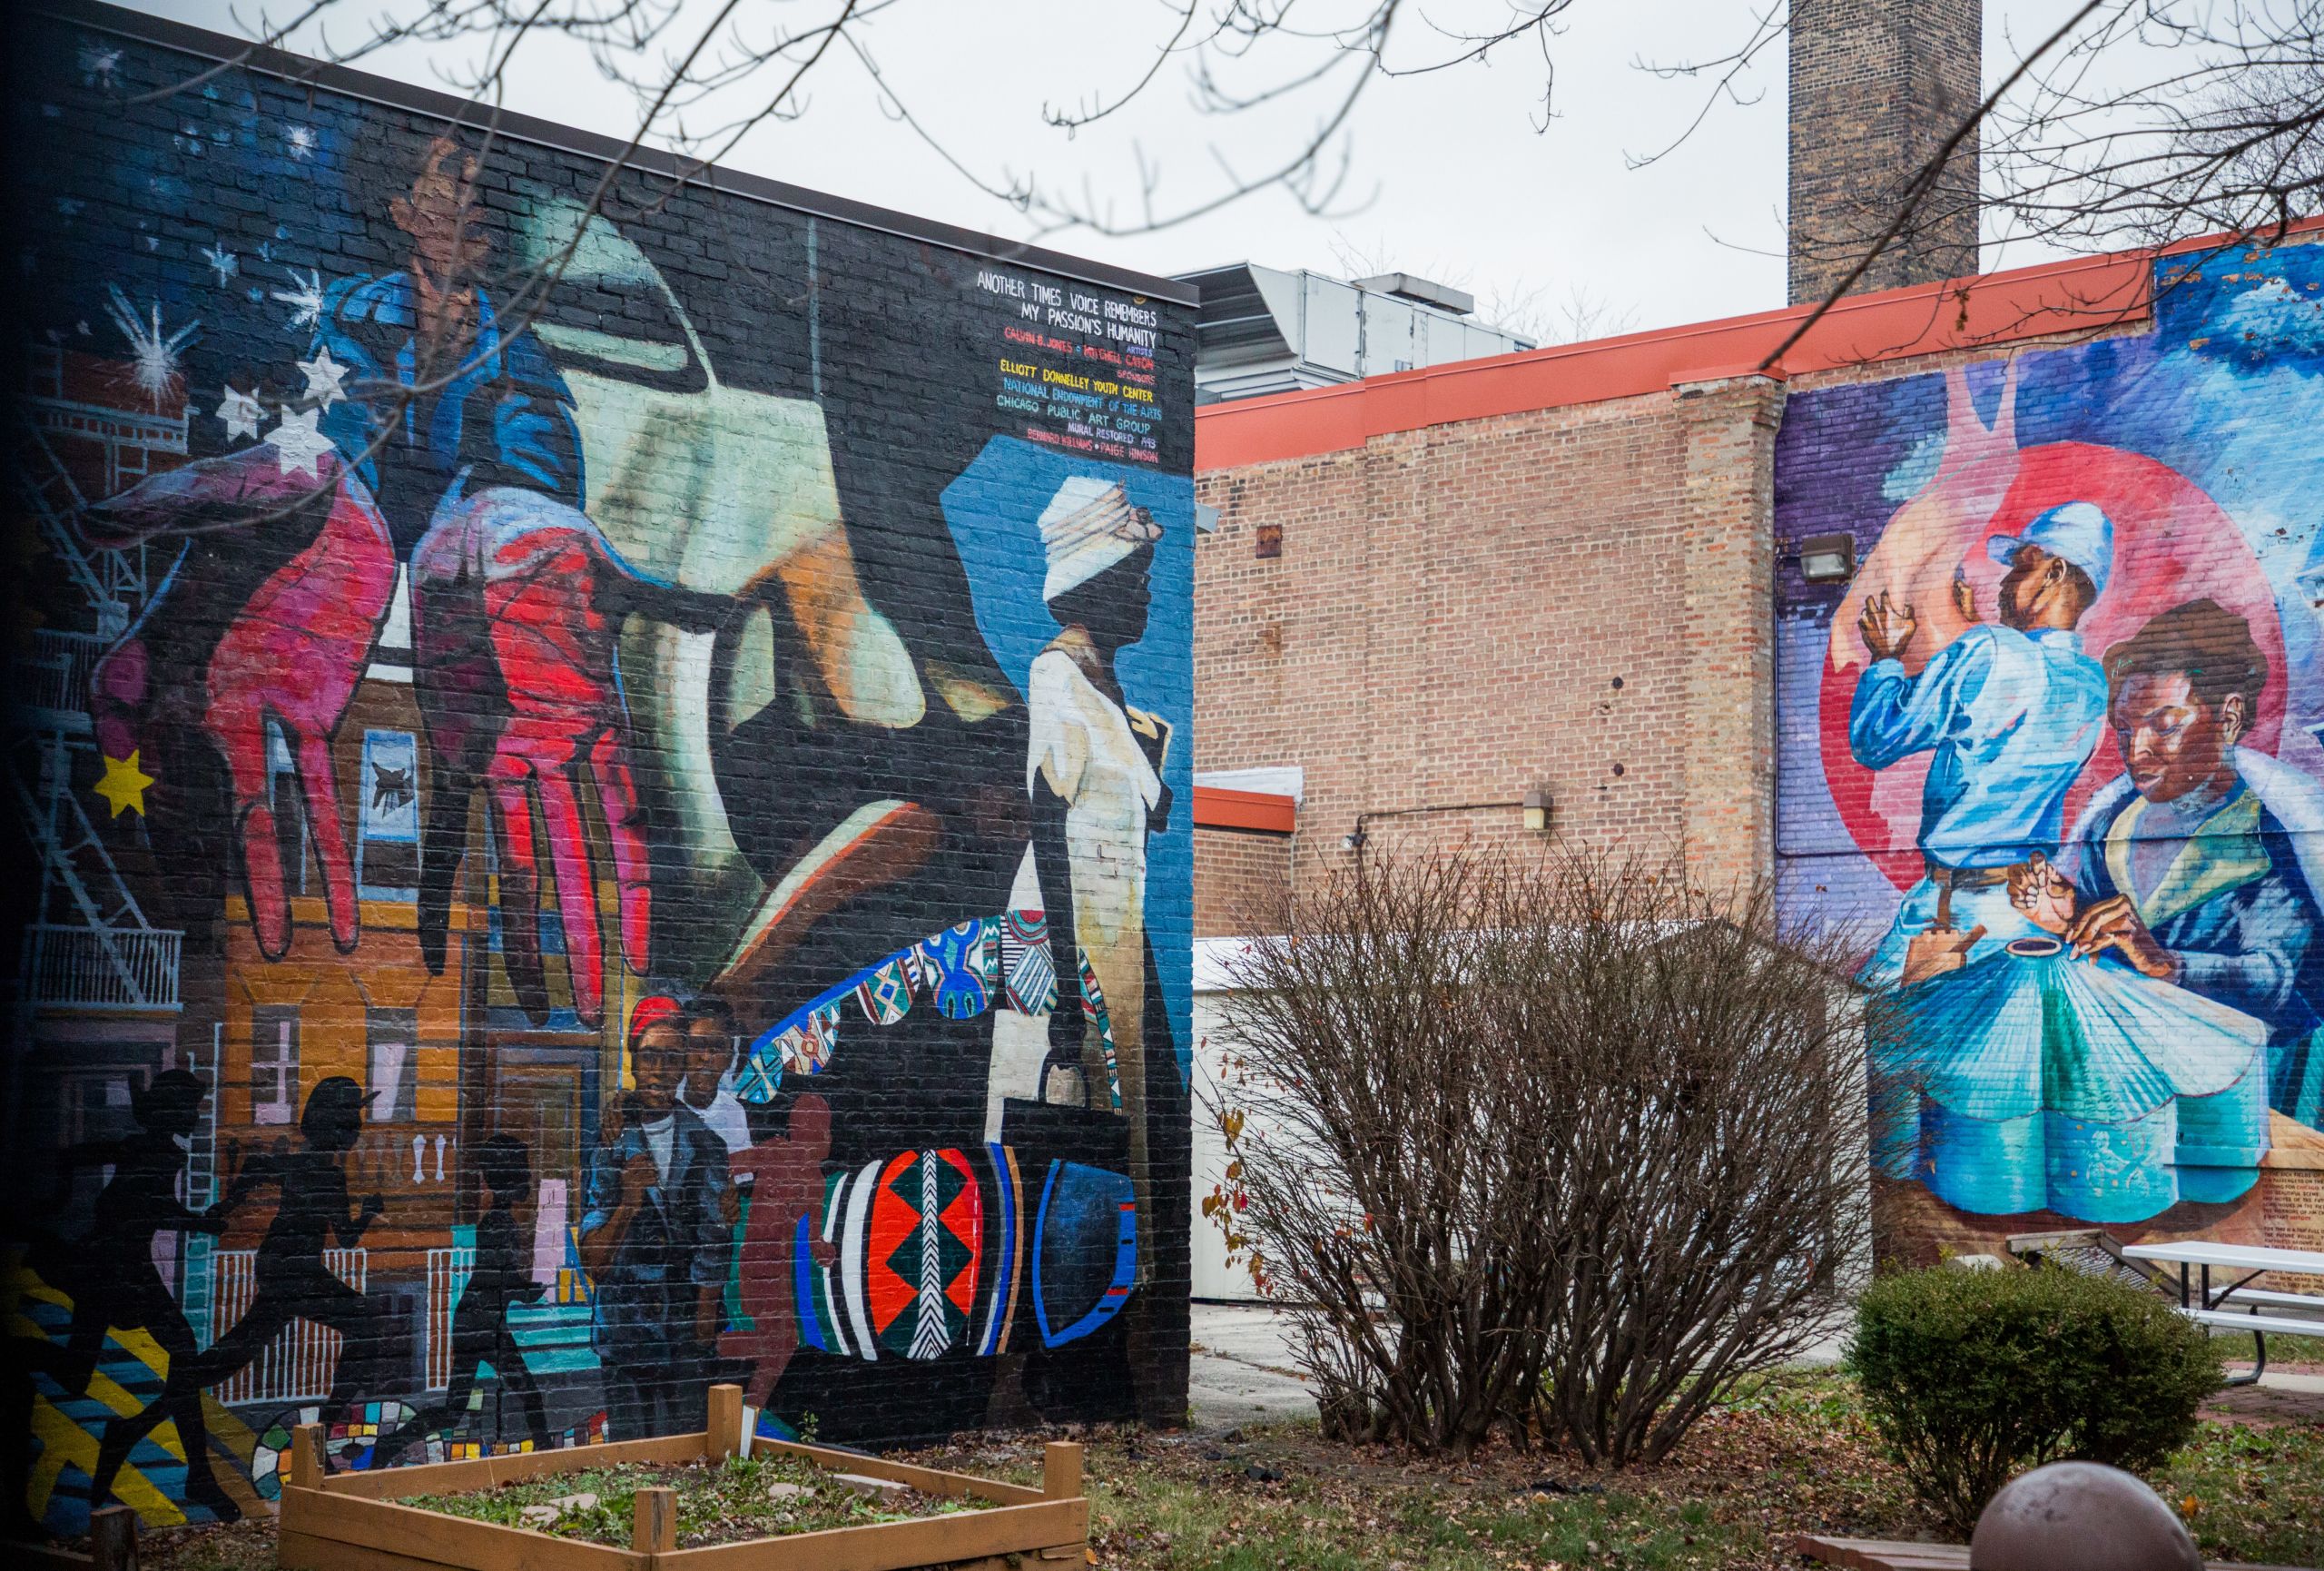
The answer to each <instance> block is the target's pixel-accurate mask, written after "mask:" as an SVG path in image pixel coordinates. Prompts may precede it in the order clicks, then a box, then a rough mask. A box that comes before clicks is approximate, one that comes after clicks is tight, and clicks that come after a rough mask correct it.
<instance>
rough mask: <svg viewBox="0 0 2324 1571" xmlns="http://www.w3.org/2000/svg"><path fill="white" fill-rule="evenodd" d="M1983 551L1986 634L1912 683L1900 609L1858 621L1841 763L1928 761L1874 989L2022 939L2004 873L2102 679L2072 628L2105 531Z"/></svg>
mask: <svg viewBox="0 0 2324 1571" xmlns="http://www.w3.org/2000/svg"><path fill="white" fill-rule="evenodd" d="M1986 549H1987V551H1988V553H1989V554H1990V555H1991V556H1992V558H1993V559H1994V561H1996V562H1999V563H2001V564H2002V565H2003V566H2004V567H2005V568H2007V569H2008V571H2007V572H2006V573H2005V574H2004V577H2003V578H2002V581H2001V587H2000V590H1999V602H2000V604H1999V608H1998V609H1999V625H1997V626H1996V625H1994V624H1982V623H1981V624H1979V625H1978V626H1975V627H1971V628H1970V629H1969V630H1968V631H1967V632H1966V633H1965V634H1963V635H1962V636H1961V637H1959V638H1957V639H1955V641H1954V642H1953V643H1952V644H1951V645H1949V646H1948V647H1945V649H1944V650H1942V651H1941V652H1940V653H1939V654H1938V655H1937V656H1936V657H1935V659H1933V660H1931V661H1930V662H1929V663H1928V665H1927V666H1926V667H1925V668H1923V670H1922V671H1921V673H1920V675H1919V676H1918V677H1912V676H1908V675H1907V674H1906V673H1905V667H1904V666H1903V664H1902V663H1901V661H1900V660H1899V659H1898V656H1899V654H1900V653H1901V652H1902V651H1903V650H1904V648H1905V645H1906V644H1908V643H1909V642H1910V641H1911V639H1912V637H1913V635H1914V630H1915V623H1914V618H1913V614H1912V608H1911V607H1909V606H1896V605H1895V604H1893V603H1891V602H1890V600H1889V598H1888V597H1887V596H1886V595H1885V594H1884V595H1880V596H1877V597H1876V598H1874V599H1873V600H1872V601H1870V602H1869V603H1867V604H1866V607H1865V609H1864V616H1863V618H1862V619H1861V620H1860V622H1859V623H1858V624H1857V626H1858V631H1859V632H1860V633H1861V634H1862V636H1863V638H1864V642H1865V647H1866V648H1867V649H1869V650H1870V651H1871V653H1872V656H1873V661H1874V663H1873V665H1872V666H1871V667H1869V668H1867V669H1866V672H1865V673H1864V676H1863V677H1862V678H1861V679H1860V680H1859V681H1858V682H1857V684H1856V698H1855V702H1854V704H1853V706H1851V708H1850V711H1849V716H1848V745H1849V748H1850V750H1851V751H1852V752H1853V753H1854V754H1855V756H1856V762H1857V763H1859V764H1862V765H1863V766H1865V767H1866V768H1867V769H1886V768H1887V767H1888V766H1891V765H1893V764H1896V763H1897V762H1899V761H1900V760H1902V759H1904V758H1906V757H1909V756H1912V755H1913V754H1915V753H1934V754H1935V757H1934V758H1932V759H1931V761H1930V764H1929V771H1928V781H1927V784H1926V785H1925V788H1924V790H1923V792H1922V796H1921V826H1920V835H1919V845H1920V848H1921V854H1922V856H1923V858H1924V861H1925V871H1924V873H1923V875H1922V877H1921V879H1920V881H1919V882H1918V883H1917V884H1914V885H1913V887H1912V888H1911V889H1909V890H1907V891H1906V892H1905V898H1904V902H1903V904H1901V905H1900V906H1899V907H1898V908H1897V911H1896V918H1895V920H1894V921H1893V922H1892V923H1891V924H1889V928H1888V931H1887V934H1886V935H1885V936H1884V937H1883V938H1882V939H1881V941H1880V944H1879V945H1878V947H1877V948H1876V949H1875V950H1874V951H1873V953H1872V957H1871V958H1870V959H1869V960H1868V961H1866V963H1865V966H1864V970H1863V973H1862V975H1863V977H1864V979H1865V980H1866V981H1867V982H1871V983H1876V984H1882V985H1886V984H1891V983H1898V982H1913V981H1918V980H1920V979H1921V978H1922V977H1924V976H1925V975H1929V974H1932V973H1935V972H1936V971H1939V970H1945V969H1951V968H1955V967H1958V966H1960V965H1961V964H1963V963H1966V962H1967V961H1969V960H1971V959H1974V958H1976V957H1978V956H1980V955H1983V954H1987V953H1993V952H1994V950H1996V949H1998V948H1999V947H2000V946H2001V945H2002V944H2004V943H2006V942H2008V941H2009V940H2010V939H2011V938H2013V937H2016V936H2021V935H2023V934H2027V933H2030V932H2032V931H2033V928H2032V927H2031V925H2030V924H2028V923H2027V921H2026V920H2025V918H2024V916H2023V915H2022V914H2019V913H2018V912H2017V911H2016V910H2015V908H2014V907H2013V906H2012V904H2010V900H2009V892H2008V886H2007V878H2008V870H2009V868H2010V867H2012V866H2013V865H2016V864H2019V863H2022V862H2024V860H2025V859H2026V858H2027V857H2028V856H2030V855H2033V854H2034V853H2036V852H2044V853H2054V852H2055V850H2056V849H2057V846H2058V843H2059V839H2060V836H2061V834H2062V831H2063V820H2064V816H2065V798H2066V793H2067V791H2068V790H2069V789H2071V788H2072V786H2073V783H2074V780H2075V779H2076V778H2077V777H2078V776H2080V775H2081V773H2082V770H2083V766H2084V765H2085V764H2087V763H2088V762H2089V761H2090V756H2091V754H2092V753H2093V751H2094V750H2095V749H2096V747H2097V746H2098V738H2099V735H2100V727H2101V724H2102V721H2103V719H2104V717H2105V712H2106V679H2105V674H2104V673H2103V672H2102V670H2101V669H2100V668H2099V665H2098V662H2097V661H2095V660H2093V659H2092V658H2091V657H2089V656H2087V655H2085V654H2083V651H2082V645H2081V641H2080V639H2079V637H2077V636H2076V634H2075V632H2074V627H2075V625H2076V624H2077V623H2078V622H2080V621H2081V619H2082V618H2083V614H2084V613H2085V612H2087V611H2088V610H2089V609H2090V608H2091V606H2092V605H2093V604H2094V603H2095V602H2096V601H2097V599H2098V598H2099V596H2101V595H2102V594H2103V593H2105V590H2106V580H2107V578H2108V577H2109V575H2110V573H2111V570H2112V563H2113V553H2114V526H2113V524H2112V521H2111V520H2110V519H2108V518H2107V517H2106V515H2105V514H2104V513H2102V512H2101V511H2100V510H2099V509H2097V508H2095V507H2093V506H2092V505H2091V504H2090V503H2088V502H2068V503H2065V504H2063V506H2060V507H2055V508H2052V509H2050V510H2049V511H2047V512H2045V513H2043V514H2042V515H2041V516H2040V517H2039V518H2037V519H2034V520H2033V522H2032V523H2030V524H2028V525H2027V526H2026V527H2025V530H2024V533H2023V534H2022V535H2019V536H2014V537H2013V536H2008V535H1996V536H1994V538H1992V539H1991V540H1990V541H1988V542H1987V545H1986ZM1956 591H1957V592H1960V593H1966V592H1967V587H1966V585H1965V584H1962V585H1958V586H1956ZM1904 1160H1905V1159H1904V1156H1903V1153H1889V1158H1888V1160H1885V1161H1884V1162H1883V1166H1884V1169H1886V1170H1887V1171H1895V1172H1897V1174H1898V1176H1901V1167H1900V1164H1901V1163H1902V1161H1904Z"/></svg>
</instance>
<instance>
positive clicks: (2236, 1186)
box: [1776, 246, 2324, 1253]
mask: <svg viewBox="0 0 2324 1571" xmlns="http://www.w3.org/2000/svg"><path fill="white" fill-rule="evenodd" d="M2157 291H2158V295H2157V309H2156V311H2155V320H2154V322H2153V325H2152V332H2149V333H2143V334H2135V335H2130V336H2122V337H2112V338H2106V339H2102V340H2099V341H2093V342H2088V343H2083V344H2078V345H2074V346H2072V347H2067V348H2060V349H2037V350H2026V351H2019V352H2017V353H2014V354H2013V355H2011V356H2009V357H2007V358H2005V359H1992V360H1987V361H1982V362H1980V363H1976V364H1972V365H1970V366H1968V367H1966V368H1965V369H1954V370H1950V371H1945V372H1943V373H1941V374H1921V375H1915V376H1910V377H1904V378H1896V379H1891V380H1880V381H1871V382H1865V383H1861V384H1856V385H1851V386H1847V387H1837V388H1829V389H1824V390H1817V391H1813V392H1807V393H1802V394H1798V395H1796V396H1795V397H1794V398H1793V399H1792V400H1790V404H1789V407H1788V410H1787V414H1786V419H1785V424H1784V428H1783V431H1782V433H1781V436H1780V438H1779V439H1778V443H1777V470H1776V479H1777V501H1776V529H1777V538H1778V539H1779V540H1782V541H1788V542H1794V543H1796V542H1797V541H1798V540H1800V539H1803V538H1807V537H1810V536H1814V535H1818V534H1825V533H1831V532H1846V533H1847V534H1849V535H1851V536H1852V537H1853V538H1854V539H1855V541H1856V556H1857V560H1858V562H1859V563H1860V566H1859V568H1858V569H1857V571H1856V576H1855V578H1854V579H1853V581H1852V582H1850V583H1848V584H1846V585H1844V586H1843V585H1829V586H1826V585H1811V584H1808V583H1807V582H1806V581H1804V580H1803V579H1802V578H1800V577H1799V576H1798V574H1797V565H1796V562H1793V563H1787V568H1786V571H1787V577H1786V578H1785V579H1784V580H1783V582H1782V586H1781V588H1780V591H1779V593H1780V597H1781V602H1782V603H1781V606H1780V612H1781V616H1780V620H1779V630H1780V654H1781V675H1780V678H1779V682H1780V686H1779V704H1780V709H1781V716H1782V720H1781V724H1782V751H1781V757H1780V808H1781V830H1780V835H1779V844H1778V853H1779V855H1778V867H1779V876H1780V878H1781V881H1782V884H1781V887H1782V894H1783V899H1784V902H1785V904H1786V906H1787V909H1788V910H1789V911H1790V912H1791V913H1793V914H1798V915H1807V916H1813V917H1817V918H1821V919H1823V920H1827V921H1829V922H1832V923H1835V924H1839V925H1841V926H1844V927H1846V928H1847V929H1850V930H1852V931H1855V932H1856V933H1857V934H1860V935H1861V937H1862V939H1863V944H1864V953H1865V960H1864V963H1863V971H1862V976H1863V979H1864V980H1865V981H1866V983H1869V984H1871V985H1873V986H1876V987H1878V988H1880V989H1883V990H1885V991H1886V995H1887V1001H1888V1004H1889V1007H1888V1008H1887V1009H1886V1011H1885V1012H1884V1013H1885V1016H1886V1018H1885V1019H1884V1022H1883V1024H1882V1027H1881V1029H1880V1031H1879V1032H1878V1033H1877V1035H1876V1040H1875V1042H1874V1044H1873V1067H1874V1070H1875V1078H1876V1092H1875V1109H1874V1111H1875V1115H1876V1171H1877V1172H1878V1173H1879V1175H1880V1186H1881V1199H1882V1215H1883V1220H1884V1232H1885V1236H1886V1239H1887V1240H1889V1242H1890V1244H1891V1245H1892V1247H1896V1248H1898V1249H1901V1250H1907V1251H1911V1252H1920V1253H1926V1252H1928V1251H1930V1250H1934V1249H1935V1247H1936V1246H1938V1245H1940V1244H1942V1245H1947V1246H1951V1247H1955V1248H1968V1247H1972V1246H1974V1247H1976V1248H1981V1249H1997V1248H1999V1247H2000V1246H2001V1243H2002V1240H2003V1239H2004V1237H2005V1235H2007V1234H2009V1233H2013V1232H2025V1231H2036V1230H2043V1229H2044V1228H2050V1227H2057V1226H2067V1225H2083V1226H2088V1225H2093V1224H2094V1225H2100V1226H2103V1227H2105V1228H2107V1229H2108V1230H2110V1231H2111V1232H2112V1233H2113V1234H2114V1235H2115V1236H2116V1237H2118V1238H2124V1239H2127V1238H2131V1237H2132V1236H2134V1235H2135V1236H2146V1235H2150V1234H2155V1233H2162V1232H2168V1233H2172V1234H2184V1233H2194V1232H2200V1233H2202V1234H2204V1235H2206V1236H2210V1237H2216V1238H2222V1239H2235V1240H2243V1241H2248V1242H2255V1243H2256V1242H2260V1241H2263V1240H2264V1241H2266V1242H2269V1243H2292V1242H2297V1243H2302V1244H2305V1245H2306V1246H2307V1247H2309V1248H2316V1247H2319V1245H2324V1202H2319V1199H2318V1191H2317V1189H2316V1186H2315V1183H2314V1181H2313V1174H2314V1172H2315V1171H2316V1170H2318V1169H2319V1168H2324V1135H2319V1133H2318V1126H2319V1122H2324V1043H2319V1037H2318V1031H2319V1010H2320V1009H2324V952H2319V950H2324V945H2319V937H2324V908H2319V894H2324V747H2319V735H2324V669H2319V663H2318V650H2319V620H2318V607H2319V598H2320V597H2319V585H2324V515H2319V512H2318V509H2317V502H2316V499H2317V498H2318V497H2319V495H2324V249H2319V248H2317V247H2312V246H2294V247H2288V248H2285V249H2282V250H2280V251H2276V252H2250V253H2248V254H2247V253H2244V252H2234V253H2230V254H2223V255H2204V256H2199V257H2195V258H2192V259H2181V260H2177V261H2173V262H2165V263H2162V264H2161V266H2160V268H2159V271H2158V275H2157Z"/></svg>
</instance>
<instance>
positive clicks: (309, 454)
mask: <svg viewBox="0 0 2324 1571" xmlns="http://www.w3.org/2000/svg"><path fill="white" fill-rule="evenodd" d="M321 412H322V411H321V410H300V411H299V412H298V413H297V414H295V415H294V414H292V413H291V411H290V410H288V409H285V410H283V411H282V423H281V425H278V426H276V427H275V428H274V429H273V430H271V431H269V432H267V433H266V440H268V441H271V442H272V443H273V444H274V461H275V462H276V463H278V464H280V465H281V472H282V473H283V474H286V475H305V476H306V477H307V478H308V479H321V478H322V477H321V476H320V474H318V473H316V471H315V460H316V459H320V458H321V457H322V456H323V455H324V454H325V453H327V452H329V451H330V438H329V437H327V436H325V435H323V434H322V432H320V431H319V430H316V429H315V419H316V417H317V416H318V415H320V413H321Z"/></svg>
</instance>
